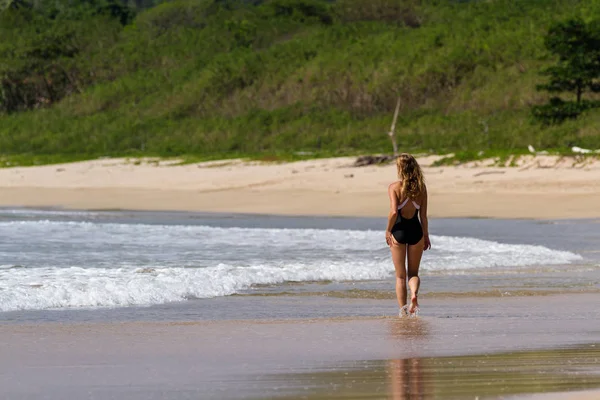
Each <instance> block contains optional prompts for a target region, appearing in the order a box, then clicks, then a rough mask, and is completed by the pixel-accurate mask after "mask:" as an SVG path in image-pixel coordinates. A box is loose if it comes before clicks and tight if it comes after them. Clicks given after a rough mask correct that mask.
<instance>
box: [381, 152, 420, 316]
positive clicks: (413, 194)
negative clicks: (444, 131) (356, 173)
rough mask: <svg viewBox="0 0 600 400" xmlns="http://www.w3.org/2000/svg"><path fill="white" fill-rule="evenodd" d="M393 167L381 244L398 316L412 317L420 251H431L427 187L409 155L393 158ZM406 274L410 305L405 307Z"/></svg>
mask: <svg viewBox="0 0 600 400" xmlns="http://www.w3.org/2000/svg"><path fill="white" fill-rule="evenodd" d="M396 166H397V167H398V178H399V181H397V182H394V183H392V184H391V185H390V186H389V188H388V194H389V196H390V214H389V216H388V224H387V229H386V231H385V241H386V243H387V244H388V246H390V250H391V252H392V260H393V261H394V268H395V269H396V297H397V298H398V306H399V307H400V316H401V317H402V316H405V315H416V314H417V313H418V311H419V302H418V301H417V296H418V293H419V286H420V285H421V280H420V279H419V264H420V263H421V256H422V255H423V251H424V250H427V249H430V248H431V242H430V241H429V229H428V223H427V188H426V187H425V181H424V179H423V172H422V171H421V167H420V166H419V164H418V163H417V160H416V159H415V158H414V157H413V156H412V155H410V154H406V153H404V154H401V155H400V156H399V157H398V158H397V159H396ZM419 217H420V221H419ZM407 275H408V286H409V287H410V292H411V300H410V306H408V305H407V292H406V278H407Z"/></svg>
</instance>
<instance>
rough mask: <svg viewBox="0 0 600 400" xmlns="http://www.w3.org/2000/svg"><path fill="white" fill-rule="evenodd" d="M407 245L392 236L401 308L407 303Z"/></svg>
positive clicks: (397, 293)
mask: <svg viewBox="0 0 600 400" xmlns="http://www.w3.org/2000/svg"><path fill="white" fill-rule="evenodd" d="M406 247H407V246H406V245H405V244H401V243H398V242H396V240H394V239H393V238H392V245H391V246H390V250H391V251H392V261H393V262H394V268H395V269H396V298H397V299H398V306H399V307H400V308H402V307H404V306H405V305H406V296H407V293H406Z"/></svg>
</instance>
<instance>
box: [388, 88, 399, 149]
mask: <svg viewBox="0 0 600 400" xmlns="http://www.w3.org/2000/svg"><path fill="white" fill-rule="evenodd" d="M401 103H402V99H401V98H400V97H398V102H397V103H396V109H395V110H394V120H393V121H392V127H391V128H390V131H389V132H388V136H389V137H390V139H392V147H393V149H394V155H395V156H397V155H398V143H397V142H396V122H397V121H398V113H399V112H400V104H401Z"/></svg>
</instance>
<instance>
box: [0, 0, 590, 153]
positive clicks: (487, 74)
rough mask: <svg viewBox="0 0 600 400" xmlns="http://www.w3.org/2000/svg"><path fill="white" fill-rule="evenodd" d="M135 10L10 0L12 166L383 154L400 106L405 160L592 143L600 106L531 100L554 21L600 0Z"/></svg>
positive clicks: (196, 5)
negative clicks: (542, 115)
mask: <svg viewBox="0 0 600 400" xmlns="http://www.w3.org/2000/svg"><path fill="white" fill-rule="evenodd" d="M4 1H5V2H7V0H4ZM142 3H144V2H141V3H140V4H142ZM151 3H154V2H152V1H148V2H145V3H144V5H148V4H151ZM74 5H77V7H75V6H74ZM0 8H2V3H0ZM138 11H139V12H137V15H136V13H135V11H134V10H133V9H132V8H129V7H127V6H123V5H122V3H120V2H118V1H117V0H81V1H78V2H75V1H69V0H31V1H29V2H28V1H27V0H8V2H7V5H5V6H4V11H2V12H1V13H0V154H1V155H3V156H4V157H5V159H10V160H17V159H19V158H21V157H35V159H36V160H43V159H52V158H57V159H79V158H82V157H98V156H138V155H139V156H142V155H156V156H164V157H170V156H180V155H189V156H192V157H198V158H213V157H215V155H219V156H221V155H223V156H227V155H234V154H235V155H263V157H267V158H268V157H271V156H273V155H276V157H277V158H279V159H285V158H286V157H287V156H286V154H288V155H289V154H294V153H296V152H306V151H309V152H314V154H315V155H322V154H327V155H337V154H356V153H359V152H390V151H391V145H390V143H389V137H388V136H387V135H386V132H387V131H388V130H389V125H390V123H391V118H392V114H393V111H394V107H395V105H396V100H397V98H398V96H400V98H401V99H402V108H401V112H400V118H399V122H398V126H397V129H396V132H397V138H398V144H399V147H400V150H401V151H433V152H440V153H441V152H457V154H458V153H461V154H479V151H484V152H492V153H493V152H498V151H500V152H508V151H516V152H519V151H521V150H522V149H525V148H526V147H527V145H529V144H531V145H533V146H534V147H536V148H538V149H554V150H558V151H565V150H566V149H569V148H570V146H574V145H576V146H580V147H584V148H586V147H587V148H600V111H599V110H594V109H591V110H587V111H585V112H583V113H581V115H580V116H579V117H578V118H577V119H569V120H567V121H565V122H564V123H563V124H561V125H557V126H555V125H548V126H546V125H540V124H537V123H535V121H534V120H533V118H532V117H531V111H530V109H531V106H532V105H541V104H544V103H546V102H548V100H549V95H546V94H544V93H541V92H538V91H537V90H536V86H537V85H539V84H542V83H543V82H544V79H545V78H544V77H543V76H541V75H540V72H541V71H542V70H544V69H546V68H548V67H550V66H552V65H554V64H555V63H556V61H557V59H556V58H555V56H553V55H552V54H551V53H550V52H548V50H547V49H546V48H545V45H544V38H545V36H546V34H547V33H548V30H549V28H550V27H551V26H553V25H554V24H556V22H559V21H565V20H568V19H572V18H580V19H581V20H582V21H584V22H585V23H587V22H589V21H592V20H594V19H596V18H597V17H599V16H600V0H585V1H584V0H493V1H475V0H473V1H451V0H446V1H442V0H372V1H369V2H364V1H361V0H337V1H331V2H327V1H321V0H266V1H260V0H255V1H245V2H243V1H235V0H178V1H169V2H164V3H162V4H159V5H157V6H156V7H152V8H149V9H147V10H141V9H140V10H138ZM592 97H593V96H592ZM591 100H595V98H591Z"/></svg>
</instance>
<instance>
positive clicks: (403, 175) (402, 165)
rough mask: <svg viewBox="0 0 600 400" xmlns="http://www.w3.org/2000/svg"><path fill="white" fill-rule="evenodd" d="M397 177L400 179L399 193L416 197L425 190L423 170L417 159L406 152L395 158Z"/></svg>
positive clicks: (412, 197) (411, 197)
mask: <svg viewBox="0 0 600 400" xmlns="http://www.w3.org/2000/svg"><path fill="white" fill-rule="evenodd" d="M396 166H397V167H398V179H400V180H401V181H402V190H401V192H400V193H401V195H402V196H403V197H404V198H406V197H408V198H410V199H413V200H415V199H417V198H418V197H419V196H420V195H421V194H422V193H423V191H424V190H425V179H424V178H423V171H421V167H420V166H419V163H418V162H417V160H416V159H415V158H414V157H413V156H412V155H410V154H408V153H402V154H400V155H399V156H398V158H396Z"/></svg>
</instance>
